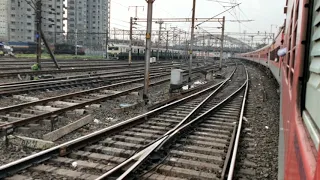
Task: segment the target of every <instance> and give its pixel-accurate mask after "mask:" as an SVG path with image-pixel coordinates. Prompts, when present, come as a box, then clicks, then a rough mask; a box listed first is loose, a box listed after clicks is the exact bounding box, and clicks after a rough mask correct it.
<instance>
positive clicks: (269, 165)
mask: <svg viewBox="0 0 320 180" xmlns="http://www.w3.org/2000/svg"><path fill="white" fill-rule="evenodd" d="M246 66H247V69H248V72H249V77H250V89H249V94H248V101H247V108H246V112H245V117H246V118H247V120H248V122H245V123H244V128H248V129H251V131H250V132H251V135H250V137H251V138H253V139H254V146H255V150H254V152H253V157H252V158H250V159H249V160H250V161H252V162H254V163H255V164H256V169H255V174H256V176H252V177H250V179H251V178H252V179H259V180H270V179H277V173H278V137H279V115H280V112H279V107H280V95H279V93H278V92H279V91H278V89H279V85H278V83H277V81H276V80H275V79H274V78H273V77H272V75H271V72H270V71H269V70H266V69H265V68H262V67H260V68H258V67H257V66H256V65H252V64H249V63H246ZM247 136H248V135H247ZM245 137H246V135H244V136H243V137H242V138H245Z"/></svg>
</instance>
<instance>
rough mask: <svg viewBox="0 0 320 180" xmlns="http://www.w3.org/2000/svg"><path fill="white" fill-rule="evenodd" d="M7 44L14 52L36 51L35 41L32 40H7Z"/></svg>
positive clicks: (30, 52) (27, 52)
mask: <svg viewBox="0 0 320 180" xmlns="http://www.w3.org/2000/svg"><path fill="white" fill-rule="evenodd" d="M7 45H8V46H10V47H11V48H12V49H13V53H15V54H34V53H36V52H37V43H34V42H12V41H11V42H8V43H7ZM42 49H43V48H42Z"/></svg>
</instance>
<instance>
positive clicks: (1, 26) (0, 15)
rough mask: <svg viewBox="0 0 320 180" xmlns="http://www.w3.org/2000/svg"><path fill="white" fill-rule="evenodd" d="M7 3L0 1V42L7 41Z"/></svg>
mask: <svg viewBox="0 0 320 180" xmlns="http://www.w3.org/2000/svg"><path fill="white" fill-rule="evenodd" d="M8 7H9V2H8V1H0V41H8V39H9V37H8V36H9V32H8V16H9V14H8Z"/></svg>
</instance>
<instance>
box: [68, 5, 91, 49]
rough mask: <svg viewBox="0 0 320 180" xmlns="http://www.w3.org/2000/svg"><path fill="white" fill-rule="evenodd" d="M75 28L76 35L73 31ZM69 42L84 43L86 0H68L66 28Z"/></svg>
mask: <svg viewBox="0 0 320 180" xmlns="http://www.w3.org/2000/svg"><path fill="white" fill-rule="evenodd" d="M76 30H77V37H76V36H75V32H76ZM67 32H68V33H67V40H68V42H69V43H75V40H76V39H77V44H79V45H84V44H85V41H86V36H87V34H86V33H87V0H68V30H67Z"/></svg>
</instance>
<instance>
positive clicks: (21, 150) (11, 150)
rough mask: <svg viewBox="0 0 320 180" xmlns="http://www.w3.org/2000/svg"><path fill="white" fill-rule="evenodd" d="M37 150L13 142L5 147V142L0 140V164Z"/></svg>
mask: <svg viewBox="0 0 320 180" xmlns="http://www.w3.org/2000/svg"><path fill="white" fill-rule="evenodd" d="M37 152H39V151H37V150H33V149H30V148H26V147H21V146H16V145H13V144H9V146H8V147H7V148H6V146H5V143H4V142H3V141H0V166H1V165H4V164H7V163H9V162H12V161H15V160H18V159H21V158H23V157H26V156H29V155H31V154H34V153H37Z"/></svg>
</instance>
